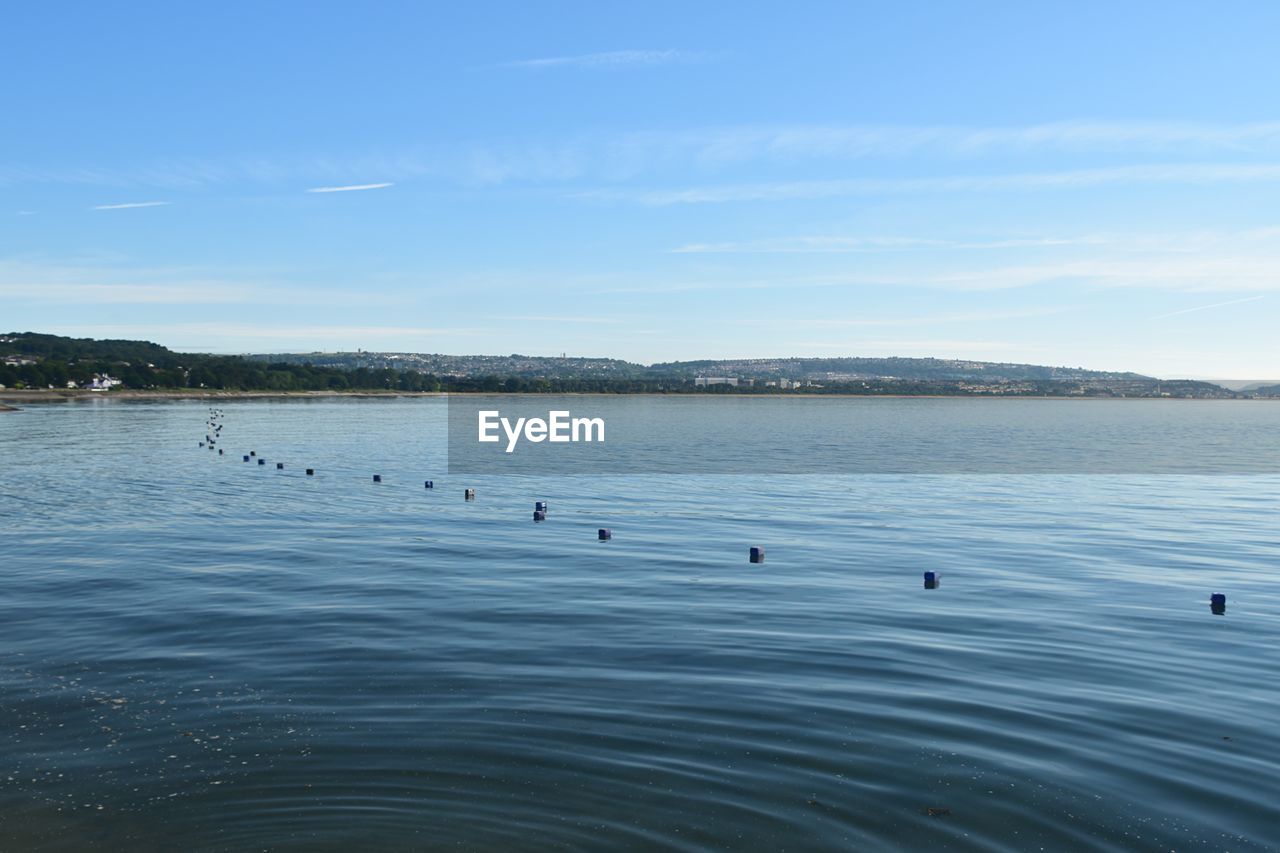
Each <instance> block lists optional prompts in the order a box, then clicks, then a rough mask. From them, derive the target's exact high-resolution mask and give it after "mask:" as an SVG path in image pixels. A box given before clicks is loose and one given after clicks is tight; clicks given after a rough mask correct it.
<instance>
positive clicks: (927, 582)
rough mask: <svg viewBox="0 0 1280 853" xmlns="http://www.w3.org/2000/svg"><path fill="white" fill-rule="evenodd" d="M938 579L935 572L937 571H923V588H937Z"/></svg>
mask: <svg viewBox="0 0 1280 853" xmlns="http://www.w3.org/2000/svg"><path fill="white" fill-rule="evenodd" d="M938 580H939V578H938V573H937V572H925V573H924V588H925V589H937V588H938Z"/></svg>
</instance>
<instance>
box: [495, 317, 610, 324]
mask: <svg viewBox="0 0 1280 853" xmlns="http://www.w3.org/2000/svg"><path fill="white" fill-rule="evenodd" d="M494 319H495V320H510V321H515V322H519V323H585V324H587V325H596V324H598V323H601V324H615V323H621V322H623V321H622V320H620V319H618V318H617V317H572V316H563V315H557V316H549V315H523V316H515V317H494Z"/></svg>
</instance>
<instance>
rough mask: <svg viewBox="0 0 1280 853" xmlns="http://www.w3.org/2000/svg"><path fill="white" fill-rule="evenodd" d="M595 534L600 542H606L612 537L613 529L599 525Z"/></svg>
mask: <svg viewBox="0 0 1280 853" xmlns="http://www.w3.org/2000/svg"><path fill="white" fill-rule="evenodd" d="M596 536H597V537H598V538H599V540H600V541H601V542H608V541H609V540H610V539H612V538H613V531H612V530H610V529H609V528H607V527H601V528H600V531H599V532H598V533H597V534H596Z"/></svg>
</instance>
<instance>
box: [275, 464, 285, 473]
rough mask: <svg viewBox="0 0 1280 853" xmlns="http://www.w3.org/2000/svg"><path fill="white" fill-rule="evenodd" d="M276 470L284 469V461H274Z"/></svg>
mask: <svg viewBox="0 0 1280 853" xmlns="http://www.w3.org/2000/svg"><path fill="white" fill-rule="evenodd" d="M276 470H277V471H283V470H284V463H283V462H277V463H276Z"/></svg>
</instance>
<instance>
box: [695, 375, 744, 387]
mask: <svg viewBox="0 0 1280 853" xmlns="http://www.w3.org/2000/svg"><path fill="white" fill-rule="evenodd" d="M693 384H694V386H695V387H697V388H706V387H707V386H708V385H733V386H735V387H736V386H737V384H738V377H736V376H699V377H696V378H695V379H694V380H693Z"/></svg>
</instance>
